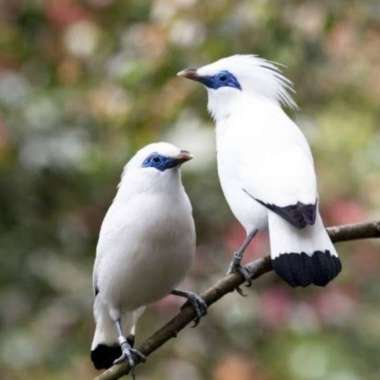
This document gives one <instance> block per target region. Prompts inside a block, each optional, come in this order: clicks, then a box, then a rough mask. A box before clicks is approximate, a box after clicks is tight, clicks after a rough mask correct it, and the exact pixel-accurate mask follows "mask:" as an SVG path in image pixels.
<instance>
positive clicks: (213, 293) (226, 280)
mask: <svg viewBox="0 0 380 380" xmlns="http://www.w3.org/2000/svg"><path fill="white" fill-rule="evenodd" d="M327 231H328V233H329V235H330V237H331V240H332V241H333V242H340V241H349V240H357V239H369V238H380V221H375V222H369V223H358V224H347V225H342V226H335V227H329V228H328V229H327ZM246 267H247V269H249V270H250V271H251V272H252V273H253V276H252V279H256V278H258V277H260V276H262V275H263V274H265V273H267V272H269V271H271V270H272V264H271V260H270V257H269V256H265V257H263V258H260V259H256V260H254V261H252V262H250V263H248V264H247V265H246ZM243 283H244V279H243V277H242V276H241V275H240V274H238V273H233V274H229V275H226V276H225V277H223V278H222V279H221V280H219V281H218V282H217V283H216V284H214V285H213V286H212V287H210V288H209V289H208V290H206V291H205V292H204V293H202V294H201V297H202V298H203V299H204V300H205V301H206V303H207V305H212V304H213V303H215V302H216V301H218V300H219V299H221V298H222V297H224V296H225V295H226V294H228V293H230V292H233V291H234V290H235V289H236V288H237V287H238V286H240V285H242V284H243ZM194 318H195V313H194V311H193V309H192V307H191V306H188V305H186V306H185V307H184V308H182V309H181V310H180V311H179V313H178V314H177V315H176V316H175V317H174V318H172V319H171V320H170V321H169V322H168V323H166V324H165V325H164V326H163V327H161V328H160V329H159V330H157V331H156V332H155V333H154V334H153V335H151V336H150V337H149V338H148V339H146V340H145V342H143V343H142V344H141V345H140V346H139V347H138V350H139V351H141V352H142V353H143V354H144V355H146V356H149V355H150V354H151V353H152V352H154V351H156V350H157V349H158V348H159V347H160V346H162V345H163V344H165V343H166V342H167V341H168V340H169V339H171V338H174V337H176V336H177V334H178V333H179V332H180V331H181V330H183V329H184V328H185V327H186V326H187V325H188V324H189V323H190V322H192V320H193V319H194ZM128 373H129V367H128V364H127V363H122V364H117V365H114V366H112V367H111V368H109V369H108V370H106V371H104V372H103V373H102V374H101V375H99V376H98V377H96V379H95V380H116V379H119V378H120V377H122V376H123V375H126V374H128Z"/></svg>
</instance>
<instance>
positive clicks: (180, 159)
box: [176, 150, 193, 164]
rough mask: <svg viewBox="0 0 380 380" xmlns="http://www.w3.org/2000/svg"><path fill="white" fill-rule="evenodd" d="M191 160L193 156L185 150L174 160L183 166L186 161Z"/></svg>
mask: <svg viewBox="0 0 380 380" xmlns="http://www.w3.org/2000/svg"><path fill="white" fill-rule="evenodd" d="M192 158H193V156H192V155H191V154H190V152H188V151H187V150H181V152H180V154H179V155H178V156H177V157H176V160H177V161H178V162H179V163H180V164H183V163H184V162H186V161H189V160H191V159H192Z"/></svg>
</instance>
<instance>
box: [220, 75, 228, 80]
mask: <svg viewBox="0 0 380 380" xmlns="http://www.w3.org/2000/svg"><path fill="white" fill-rule="evenodd" d="M219 80H221V81H222V82H225V81H226V80H227V75H226V74H220V75H219Z"/></svg>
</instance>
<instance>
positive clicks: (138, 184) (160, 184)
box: [115, 170, 183, 200]
mask: <svg viewBox="0 0 380 380" xmlns="http://www.w3.org/2000/svg"><path fill="white" fill-rule="evenodd" d="M182 189H183V186H182V182H181V173H180V171H179V170H170V171H167V172H165V173H159V172H157V173H156V175H155V176H154V177H153V178H152V177H148V176H144V175H141V174H140V173H134V172H133V171H131V172H128V173H126V175H125V176H124V177H123V178H122V180H121V182H120V184H119V188H118V191H117V194H116V197H115V199H116V198H117V199H119V200H128V199H130V198H131V197H133V196H135V195H136V194H142V193H164V194H167V195H168V196H175V195H176V194H177V193H178V192H180V191H182Z"/></svg>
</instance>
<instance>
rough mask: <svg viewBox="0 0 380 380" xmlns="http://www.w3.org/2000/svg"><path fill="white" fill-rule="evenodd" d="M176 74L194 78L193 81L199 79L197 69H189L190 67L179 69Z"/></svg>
mask: <svg viewBox="0 0 380 380" xmlns="http://www.w3.org/2000/svg"><path fill="white" fill-rule="evenodd" d="M177 76H178V77H184V78H187V79H191V80H195V81H199V79H200V76H199V75H198V74H197V69H191V68H189V69H185V70H182V71H179V72H178V73H177Z"/></svg>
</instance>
